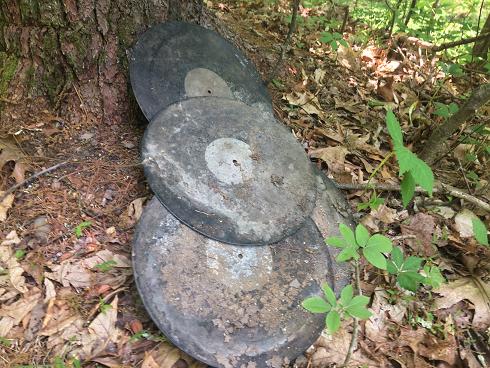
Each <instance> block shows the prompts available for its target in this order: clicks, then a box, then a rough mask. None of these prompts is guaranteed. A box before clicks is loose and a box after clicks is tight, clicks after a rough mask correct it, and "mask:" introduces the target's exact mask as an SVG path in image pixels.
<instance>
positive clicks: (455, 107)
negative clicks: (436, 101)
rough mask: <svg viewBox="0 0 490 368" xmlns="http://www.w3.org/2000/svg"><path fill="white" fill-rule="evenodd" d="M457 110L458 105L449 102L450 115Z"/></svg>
mask: <svg viewBox="0 0 490 368" xmlns="http://www.w3.org/2000/svg"><path fill="white" fill-rule="evenodd" d="M458 111H459V107H458V105H456V104H455V103H454V102H451V103H450V104H449V113H450V114H451V115H453V114H454V113H456V112H458Z"/></svg>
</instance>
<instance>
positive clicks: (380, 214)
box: [371, 204, 398, 224]
mask: <svg viewBox="0 0 490 368" xmlns="http://www.w3.org/2000/svg"><path fill="white" fill-rule="evenodd" d="M371 216H373V217H374V218H375V219H378V220H380V221H381V222H383V223H385V224H392V223H394V222H396V221H398V215H397V212H396V210H395V209H393V208H390V207H388V206H386V205H384V204H382V205H381V206H379V207H378V209H376V210H371Z"/></svg>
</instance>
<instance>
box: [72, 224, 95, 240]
mask: <svg viewBox="0 0 490 368" xmlns="http://www.w3.org/2000/svg"><path fill="white" fill-rule="evenodd" d="M90 226H92V223H91V222H90V221H83V222H81V223H80V224H78V225H77V226H76V227H75V229H74V230H73V232H74V233H75V236H76V237H77V238H80V237H82V235H83V230H85V229H86V228H88V227H90Z"/></svg>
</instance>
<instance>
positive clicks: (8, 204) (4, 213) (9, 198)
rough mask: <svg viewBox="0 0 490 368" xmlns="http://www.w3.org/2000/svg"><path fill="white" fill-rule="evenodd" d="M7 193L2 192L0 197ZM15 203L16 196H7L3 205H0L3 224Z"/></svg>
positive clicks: (0, 219) (0, 220)
mask: <svg viewBox="0 0 490 368" xmlns="http://www.w3.org/2000/svg"><path fill="white" fill-rule="evenodd" d="M4 193H5V192H2V191H0V197H3V195H4ZM13 203H14V195H13V194H9V195H7V196H6V197H5V198H4V199H3V201H2V203H0V222H3V221H5V220H6V219H7V211H8V210H9V209H10V208H11V207H12V204H13Z"/></svg>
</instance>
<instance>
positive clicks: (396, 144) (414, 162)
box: [386, 110, 434, 207]
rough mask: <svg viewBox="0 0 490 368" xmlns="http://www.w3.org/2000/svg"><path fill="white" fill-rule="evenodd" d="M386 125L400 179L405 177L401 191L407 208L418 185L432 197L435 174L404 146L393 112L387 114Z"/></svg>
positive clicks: (389, 111)
mask: <svg viewBox="0 0 490 368" xmlns="http://www.w3.org/2000/svg"><path fill="white" fill-rule="evenodd" d="M386 125H387V127H388V132H389V133H390V136H391V139H392V140H393V148H394V151H395V154H396V158H397V160H398V166H399V168H400V169H399V172H398V174H399V176H400V177H401V176H403V179H402V181H401V184H400V189H401V194H402V200H403V205H404V206H405V207H406V206H407V205H408V203H409V202H410V201H411V200H412V198H413V195H414V194H415V186H416V185H417V184H418V185H420V186H421V187H422V188H424V189H425V190H426V191H427V193H429V195H430V196H431V195H432V189H433V187H434V174H433V173H432V170H431V168H430V167H429V165H427V164H426V163H425V162H424V161H423V160H421V159H420V158H418V157H417V155H416V154H415V153H413V152H412V151H410V150H409V149H408V148H406V147H405V146H404V145H403V135H402V130H401V127H400V124H399V123H398V120H397V119H396V117H395V114H393V111H391V110H388V112H387V113H386Z"/></svg>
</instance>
